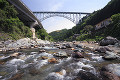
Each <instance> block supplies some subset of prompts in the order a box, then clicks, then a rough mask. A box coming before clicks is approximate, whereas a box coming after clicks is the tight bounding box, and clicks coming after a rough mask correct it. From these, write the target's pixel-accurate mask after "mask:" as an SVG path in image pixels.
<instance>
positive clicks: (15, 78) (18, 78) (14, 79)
mask: <svg viewBox="0 0 120 80" xmlns="http://www.w3.org/2000/svg"><path fill="white" fill-rule="evenodd" d="M22 76H23V73H17V74H15V75H14V76H13V77H11V78H10V79H8V80H20V79H21V77H22Z"/></svg>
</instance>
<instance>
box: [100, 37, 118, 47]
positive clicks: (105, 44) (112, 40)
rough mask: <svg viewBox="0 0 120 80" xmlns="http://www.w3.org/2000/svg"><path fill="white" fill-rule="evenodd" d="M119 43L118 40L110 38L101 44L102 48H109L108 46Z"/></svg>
mask: <svg viewBox="0 0 120 80" xmlns="http://www.w3.org/2000/svg"><path fill="white" fill-rule="evenodd" d="M117 42H118V40H117V39H116V38H113V37H111V36H108V37H106V38H105V39H103V40H101V41H100V43H99V44H100V46H107V45H114V44H115V43H117Z"/></svg>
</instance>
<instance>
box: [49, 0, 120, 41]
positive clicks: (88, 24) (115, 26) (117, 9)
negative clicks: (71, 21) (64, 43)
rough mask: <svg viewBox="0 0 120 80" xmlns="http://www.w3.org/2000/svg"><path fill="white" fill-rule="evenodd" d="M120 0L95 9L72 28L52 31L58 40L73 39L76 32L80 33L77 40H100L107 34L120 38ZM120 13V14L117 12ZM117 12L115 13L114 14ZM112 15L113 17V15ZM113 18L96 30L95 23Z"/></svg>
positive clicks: (114, 0)
mask: <svg viewBox="0 0 120 80" xmlns="http://www.w3.org/2000/svg"><path fill="white" fill-rule="evenodd" d="M119 3H120V0H111V1H110V2H109V3H108V4H107V5H106V6H105V7H104V8H103V9H100V10H98V11H94V12H93V13H92V14H90V15H89V16H85V17H83V18H82V22H81V23H80V24H78V25H76V26H74V27H73V28H72V29H69V30H65V31H64V30H60V31H59V32H58V31H54V32H52V33H50V35H51V36H52V37H53V39H54V40H56V41H61V40H72V36H73V35H74V34H80V36H79V37H77V39H76V40H80V41H81V40H86V41H89V40H92V41H95V40H96V41H100V40H101V39H103V38H104V37H106V36H113V37H116V38H118V39H120V37H119V34H120V4H119ZM117 13H119V14H117ZM114 14H115V15H114ZM112 15H113V16H112ZM111 16H112V17H111ZM110 17H111V18H112V23H111V24H110V25H109V26H107V28H103V29H100V30H98V31H95V29H94V28H95V27H94V25H96V24H97V23H99V22H101V21H103V20H105V19H107V18H110Z"/></svg>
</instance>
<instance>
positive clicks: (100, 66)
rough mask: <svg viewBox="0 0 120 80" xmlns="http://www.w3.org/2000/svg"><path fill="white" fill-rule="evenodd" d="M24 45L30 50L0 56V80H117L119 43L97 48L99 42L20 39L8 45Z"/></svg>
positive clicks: (118, 79) (22, 49) (119, 67)
mask: <svg viewBox="0 0 120 80" xmlns="http://www.w3.org/2000/svg"><path fill="white" fill-rule="evenodd" d="M38 41H40V42H39V45H38ZM104 41H105V40H104ZM110 41H111V40H110ZM110 41H109V42H110ZM18 42H20V43H21V44H18ZM25 42H26V43H25ZM28 43H29V44H30V45H28V46H29V47H31V48H21V49H19V51H15V52H8V54H5V53H6V52H4V53H1V54H0V79H1V80H120V78H119V77H120V75H119V74H120V70H119V69H120V55H119V52H117V50H120V47H119V42H116V43H115V44H112V45H106V46H101V45H100V42H99V43H97V42H86V41H73V42H52V43H50V42H48V41H43V42H42V41H41V40H36V41H32V40H30V39H29V38H24V39H20V40H18V41H16V42H12V45H15V44H18V45H17V46H16V47H20V45H22V46H25V45H26V44H28ZM33 44H35V45H33ZM6 46H7V45H6ZM9 46H10V47H14V46H11V44H9ZM35 46H38V47H35Z"/></svg>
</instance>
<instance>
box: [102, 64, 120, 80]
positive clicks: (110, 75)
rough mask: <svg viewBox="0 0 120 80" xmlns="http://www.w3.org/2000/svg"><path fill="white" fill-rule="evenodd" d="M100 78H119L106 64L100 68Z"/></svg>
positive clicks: (111, 79)
mask: <svg viewBox="0 0 120 80" xmlns="http://www.w3.org/2000/svg"><path fill="white" fill-rule="evenodd" d="M100 75H101V77H102V80H120V78H119V77H118V75H116V74H114V73H113V72H111V71H110V69H109V67H108V66H103V67H102V68H101V70H100Z"/></svg>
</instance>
